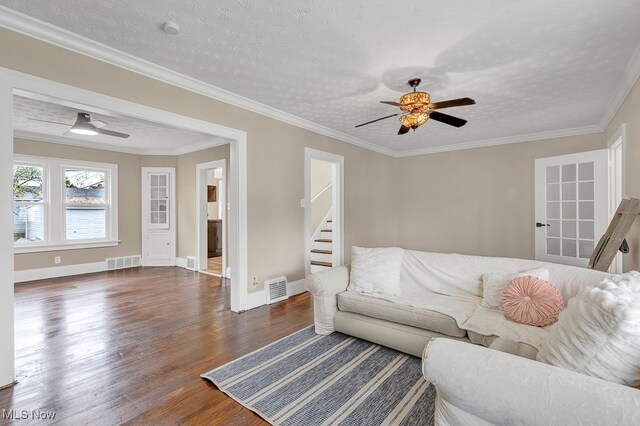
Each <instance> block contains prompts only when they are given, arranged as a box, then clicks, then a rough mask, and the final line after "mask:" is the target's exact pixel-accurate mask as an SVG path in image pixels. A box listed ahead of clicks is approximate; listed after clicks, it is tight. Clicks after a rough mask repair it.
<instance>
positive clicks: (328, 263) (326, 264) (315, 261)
mask: <svg viewBox="0 0 640 426" xmlns="http://www.w3.org/2000/svg"><path fill="white" fill-rule="evenodd" d="M311 264H312V265H315V266H326V267H327V268H331V267H333V263H331V262H318V261H317V260H312V261H311Z"/></svg>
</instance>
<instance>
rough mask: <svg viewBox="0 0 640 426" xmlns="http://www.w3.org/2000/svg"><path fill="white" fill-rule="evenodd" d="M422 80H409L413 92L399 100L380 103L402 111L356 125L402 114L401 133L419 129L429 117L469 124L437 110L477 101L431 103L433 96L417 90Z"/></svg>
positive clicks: (459, 124)
mask: <svg viewBox="0 0 640 426" xmlns="http://www.w3.org/2000/svg"><path fill="white" fill-rule="evenodd" d="M421 81H422V80H420V79H419V78H414V79H411V80H409V86H411V87H413V92H409V93H405V94H404V95H402V96H401V97H400V101H399V102H393V101H380V103H383V104H387V105H393V106H396V107H399V108H400V110H401V111H400V112H398V113H395V114H391V115H387V116H385V117H381V118H378V119H375V120H371V121H367V122H366V123H362V124H358V125H357V126H356V127H362V126H366V125H367V124H371V123H375V122H377V121H380V120H385V119H387V118H391V117H397V116H398V115H400V123H401V126H400V130H398V134H399V135H404V134H405V133H407V132H409V130H410V129H413V130H415V129H417V128H418V127H420V126H422V125H423V124H424V123H426V122H427V120H429V119H432V120H436V121H439V122H441V123H445V124H448V125H450V126H454V127H462V126H464V125H465V124H467V120H463V119H462V118H458V117H454V116H452V115H448V114H443V113H441V112H438V111H435V110H437V109H443V108H451V107H458V106H465V105H474V104H475V103H476V101H474V100H473V99H471V98H459V99H451V100H448V101H442V102H435V103H431V97H430V96H429V94H428V93H427V92H418V91H416V89H417V87H418V86H419V85H420V82H421Z"/></svg>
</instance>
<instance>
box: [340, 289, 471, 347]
mask: <svg viewBox="0 0 640 426" xmlns="http://www.w3.org/2000/svg"><path fill="white" fill-rule="evenodd" d="M338 309H339V310H341V311H346V312H355V313H357V314H362V315H367V316H370V317H374V318H379V319H383V320H387V321H393V322H397V323H399V324H405V325H410V326H413V327H418V328H422V329H425V330H431V331H435V332H437V333H442V334H446V335H448V336H452V337H464V336H465V335H466V332H465V331H464V330H462V329H461V328H460V327H458V325H457V324H456V320H455V319H454V318H452V317H450V316H448V315H445V314H442V313H439V312H435V311H432V310H429V309H425V308H420V307H415V306H409V305H405V304H401V303H393V302H390V301H387V300H384V299H381V298H378V297H372V296H368V295H365V294H361V293H356V292H353V291H345V292H343V293H340V294H338Z"/></svg>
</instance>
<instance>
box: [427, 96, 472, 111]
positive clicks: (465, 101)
mask: <svg viewBox="0 0 640 426" xmlns="http://www.w3.org/2000/svg"><path fill="white" fill-rule="evenodd" d="M475 103H476V101H474V100H473V99H471V98H459V99H451V100H448V101H442V102H436V103H434V104H429V109H442V108H451V107H459V106H465V105H475Z"/></svg>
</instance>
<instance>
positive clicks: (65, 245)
mask: <svg viewBox="0 0 640 426" xmlns="http://www.w3.org/2000/svg"><path fill="white" fill-rule="evenodd" d="M13 162H14V164H33V165H38V166H40V167H44V169H45V171H44V172H43V180H44V182H43V186H44V187H45V192H46V200H47V202H46V204H45V209H46V210H45V211H46V214H45V224H44V226H45V235H46V237H45V238H46V242H42V243H37V244H26V243H25V244H18V245H16V244H15V243H14V253H35V252H46V251H57V250H76V249H84V248H96V247H113V246H117V245H118V244H119V243H120V240H119V239H118V165H117V164H112V163H97V162H91V161H83V160H72V159H63V158H55V157H40V156H32V155H20V154H15V155H14V161H13ZM70 168H72V169H86V170H95V171H100V172H104V173H105V189H106V190H105V200H106V205H105V207H106V211H105V238H91V239H77V240H73V239H71V240H69V239H67V237H66V207H67V204H66V199H65V191H64V188H65V171H66V170H68V169H70Z"/></svg>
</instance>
